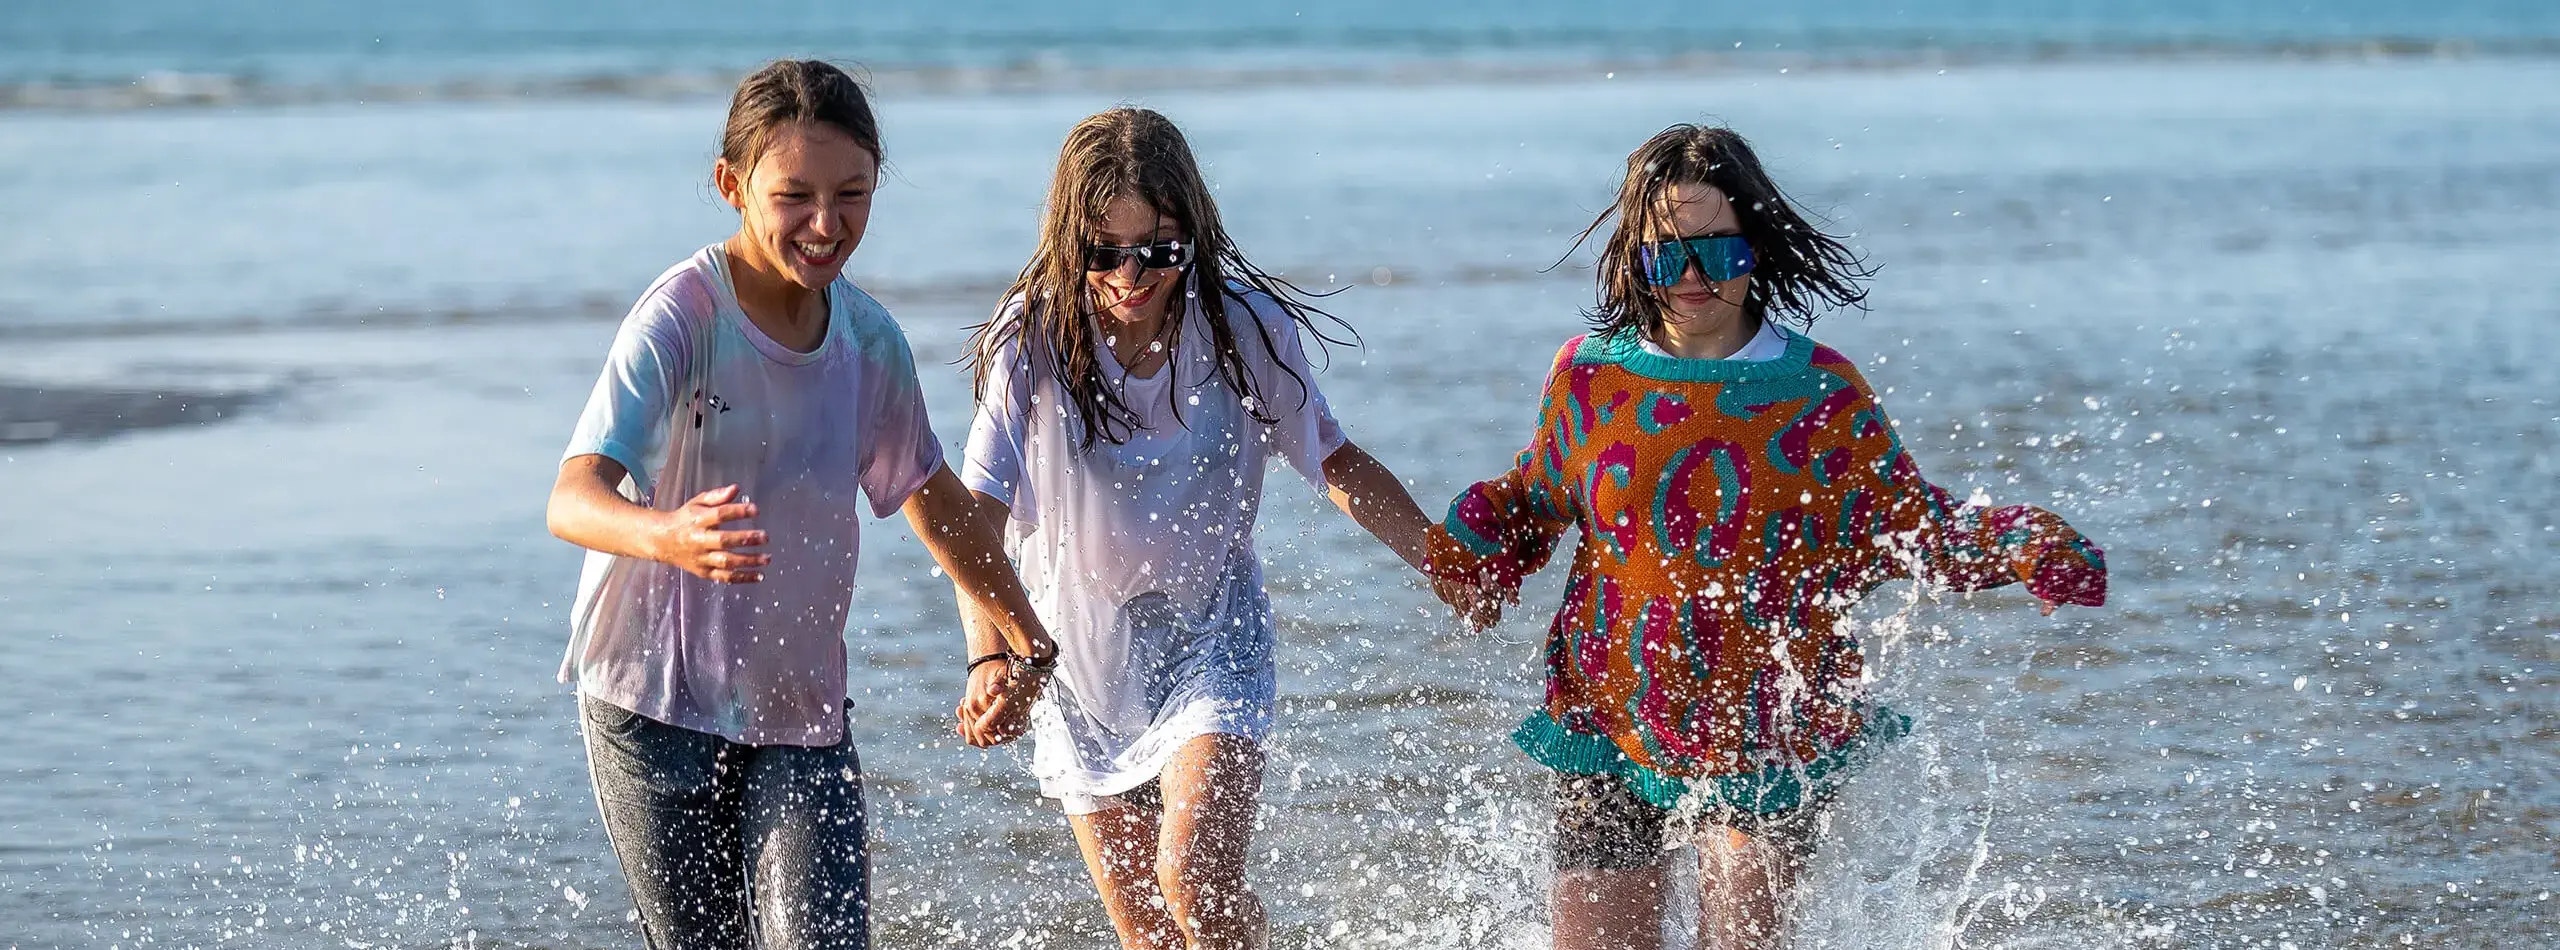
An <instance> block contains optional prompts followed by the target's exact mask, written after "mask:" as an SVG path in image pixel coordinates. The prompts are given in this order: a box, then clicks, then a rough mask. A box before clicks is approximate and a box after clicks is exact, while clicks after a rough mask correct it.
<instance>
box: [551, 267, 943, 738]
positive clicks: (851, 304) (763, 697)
mask: <svg viewBox="0 0 2560 950" xmlns="http://www.w3.org/2000/svg"><path fill="white" fill-rule="evenodd" d="M726 267H727V259H726V255H725V254H724V253H723V252H722V250H721V248H720V246H719V245H716V244H715V245H712V246H710V247H706V248H703V249H702V250H701V251H700V252H697V253H695V254H694V255H693V257H691V258H690V259H688V260H686V261H685V262H683V263H681V264H677V265H676V266H675V267H673V268H670V269H668V271H667V272H666V273H665V274H664V275H662V276H660V277H659V278H658V281H657V283H655V284H653V285H651V286H650V288H649V291H648V292H647V293H646V294H643V295H641V298H640V301H639V303H637V304H635V305H634V306H633V307H632V308H631V313H630V315H629V316H627V317H625V318H623V323H622V329H621V332H619V333H618V334H616V335H615V337H614V341H613V351H612V353H611V354H610V355H609V356H607V357H606V359H605V368H604V374H603V376H602V377H600V378H599V379H597V380H596V388H595V391H594V393H593V394H592V395H590V396H589V397H588V399H587V407H586V411H585V413H584V414H582V415H580V416H579V418H578V428H577V431H576V433H575V434H574V435H572V436H570V439H569V447H568V451H567V452H566V453H564V454H563V456H562V458H563V460H564V461H565V460H566V459H568V458H574V457H577V456H580V455H591V454H594V455H603V456H606V457H608V458H611V459H613V460H614V461H617V462H620V463H622V465H623V467H624V468H626V469H628V470H629V471H630V472H631V473H632V482H633V483H634V487H635V488H636V489H637V491H638V492H639V497H638V499H637V500H640V501H641V502H642V503H643V504H650V503H652V502H659V504H657V507H662V508H663V507H670V505H669V504H666V503H664V502H666V501H667V500H669V499H672V500H673V501H674V502H675V503H681V501H682V500H683V499H685V498H690V497H692V496H693V495H696V494H699V493H701V492H703V491H707V490H709V489H713V488H718V487H720V486H722V485H727V484H731V483H736V484H737V485H739V486H740V487H741V489H742V490H743V492H744V495H745V497H746V498H747V499H748V500H750V501H753V502H754V503H755V505H756V509H757V513H756V517H755V518H754V519H753V520H752V521H750V522H746V523H743V524H739V523H733V524H730V525H727V526H725V527H726V529H728V530H738V529H744V528H753V529H758V530H762V531H764V532H766V534H767V536H768V538H769V543H768V544H766V545H765V546H764V547H763V548H762V549H761V551H762V553H764V554H767V555H770V556H771V557H772V563H771V564H770V565H768V566H767V567H766V568H765V570H764V579H763V581H762V582H760V583H754V584H717V583H713V582H711V581H707V580H703V579H701V578H698V577H694V576H692V575H690V574H686V573H684V572H683V571H681V570H678V569H677V568H675V567H672V566H669V565H664V564H657V563H655V562H647V561H639V562H635V566H636V567H637V568H638V569H641V570H647V571H654V572H657V579H658V580H660V581H661V582H665V583H672V584H674V585H676V586H675V588H674V593H673V596H672V598H671V603H670V604H669V606H668V607H667V609H665V610H663V611H662V612H661V614H660V615H659V616H657V617H655V618H654V619H646V620H644V621H643V624H642V625H644V626H645V627H646V628H647V629H646V630H645V631H643V632H641V633H639V634H637V635H635V636H634V637H632V638H631V639H634V640H636V642H622V640H621V639H619V638H617V637H603V636H591V635H590V634H591V633H592V632H593V629H592V628H593V627H594V626H595V624H594V623H593V622H592V621H594V619H595V618H594V617H592V616H591V611H590V610H589V603H590V601H591V600H593V599H594V598H593V597H592V595H593V594H594V593H595V592H596V590H597V587H598V585H599V584H600V583H601V582H602V581H603V579H604V577H605V572H606V569H607V567H608V566H610V565H611V564H612V563H613V562H614V560H615V558H614V556H612V555H609V554H604V553H601V552H592V551H591V552H589V553H588V554H587V561H586V569H585V571H584V572H583V573H582V575H581V576H580V579H579V585H578V599H577V600H576V601H575V603H574V604H573V605H572V609H571V624H572V628H573V631H574V632H573V636H572V640H571V642H570V646H569V654H568V656H567V658H566V659H565V660H563V661H562V664H561V668H560V679H561V681H562V682H567V683H576V684H577V686H578V691H579V692H581V693H583V694H585V695H588V696H592V697H595V698H596V699H600V700H603V701H605V702H608V703H612V704H613V705H616V706H620V707H622V708H624V709H628V710H631V711H633V712H636V713H639V714H641V715H643V716H647V717H649V718H651V719H655V720H657V721H659V722H664V723H668V724H670V725H676V726H682V727H684V728H687V729H692V730H696V731H699V732H708V733H712V734H715V735H719V736H721V737H724V738H727V739H730V740H732V741H735V742H743V743H750V744H770V745H800V746H829V745H834V744H835V743H837V742H839V741H841V740H843V738H844V716H843V712H844V702H845V643H844V630H845V616H846V611H847V609H848V607H849V606H850V604H851V601H852V595H853V583H854V566H855V562H856V560H857V558H858V557H859V555H860V552H861V547H862V505H861V503H860V502H859V501H858V500H857V498H856V497H855V493H856V492H857V491H859V492H861V493H862V494H865V495H868V496H869V497H870V500H871V513H872V514H873V516H875V517H887V516H888V515H889V513H890V512H893V511H896V510H897V509H898V507H899V506H900V505H902V504H904V503H905V502H906V499H907V496H908V495H910V494H912V493H913V492H914V491H915V490H916V489H917V488H918V487H920V486H922V485H923V484H924V481H925V479H926V478H927V477H929V476H931V475H932V474H933V473H934V472H935V471H937V470H939V469H940V468H941V466H942V444H941V442H940V441H939V440H937V439H935V438H934V435H933V427H932V425H931V424H930V423H929V422H928V421H927V420H926V418H925V407H924V396H923V393H922V391H921V389H920V388H919V387H918V385H917V382H916V369H915V357H914V354H913V353H911V352H910V351H909V350H908V348H907V339H906V335H905V334H903V333H901V332H900V331H899V329H898V324H897V323H896V321H894V320H891V319H890V318H889V312H888V310H886V309H884V308H882V307H881V306H880V304H879V302H878V301H875V300H873V299H871V296H870V295H868V294H865V293H863V292H862V290H861V289H860V288H858V287H855V286H854V285H853V282H852V281H849V280H845V279H842V278H839V279H838V280H836V282H835V283H833V284H830V285H828V287H827V330H826V335H825V338H824V340H823V341H822V342H820V343H819V344H818V346H817V348H816V349H815V350H812V351H810V352H807V353H801V352H796V351H794V350H791V349H790V348H788V347H785V346H783V345H782V344H780V343H777V342H775V341H774V340H773V338H771V337H769V336H766V335H765V333H764V331H762V330H759V329H757V328H756V326H755V323H754V321H752V320H749V319H748V318H747V315H746V312H745V311H743V310H741V309H739V307H738V301H737V297H736V295H735V293H734V291H733V290H732V286H731V284H730V282H729V279H728V276H727V270H726ZM706 315H707V316H708V317H709V318H710V319H709V323H708V325H709V327H710V333H711V340H712V349H711V356H710V365H709V368H708V377H709V382H710V386H709V393H708V398H707V400H706V402H707V404H708V406H709V409H708V410H707V412H706V413H705V414H706V415H708V416H710V417H711V418H710V424H709V427H708V428H707V429H706V430H704V431H706V432H708V433H709V435H708V437H707V440H706V441H704V442H703V443H702V453H701V457H702V470H701V471H700V472H699V473H697V474H696V475H695V476H694V477H692V478H689V479H688V481H689V482H690V483H689V484H682V485H677V484H658V483H657V482H658V478H659V475H660V474H661V473H662V472H664V471H666V470H667V463H668V458H667V455H668V445H669V442H670V440H669V432H668V424H669V421H670V418H669V417H670V413H671V411H672V410H673V409H674V408H675V406H676V404H677V402H678V401H679V399H681V398H682V396H681V395H680V390H684V389H685V386H684V384H685V382H686V380H685V376H686V375H687V374H688V373H689V372H690V371H691V367H692V366H693V350H694V347H695V346H696V345H697V344H698V343H699V342H700V341H698V340H696V339H695V338H694V337H695V336H696V333H697V331H696V327H697V326H699V325H702V324H703V323H704V317H705V316H706Z"/></svg>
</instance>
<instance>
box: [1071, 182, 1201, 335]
mask: <svg viewBox="0 0 2560 950" xmlns="http://www.w3.org/2000/svg"><path fill="white" fill-rule="evenodd" d="M1190 239H1191V236H1190V235H1188V234H1185V233H1183V230H1182V225H1180V224H1177V223H1175V222H1174V220H1173V219H1172V218H1169V217H1166V216H1165V215H1164V214H1163V213H1161V212H1159V211H1157V210H1156V208H1155V206H1153V205H1150V204H1148V203H1147V202H1146V201H1145V200H1143V199H1140V198H1136V197H1131V196H1128V195H1122V196H1120V197H1117V198H1113V199H1111V203H1110V204H1107V205H1104V206H1103V208H1102V216H1101V218H1100V219H1098V220H1096V221H1094V222H1093V227H1092V228H1091V229H1090V230H1089V231H1087V232H1086V234H1085V246H1087V247H1105V246H1107V247H1133V246H1136V245H1141V244H1151V243H1154V242H1157V241H1187V240H1190ZM1183 271H1184V268H1179V267H1168V268H1163V269H1161V270H1142V269H1140V268H1139V266H1138V262H1137V261H1136V260H1135V259H1134V258H1132V259H1129V260H1123V261H1121V262H1120V267H1119V269H1117V270H1107V271H1094V270H1088V271H1085V272H1084V286H1085V291H1086V292H1087V293H1089V294H1091V295H1092V296H1093V309H1094V312H1096V313H1100V314H1102V315H1104V316H1105V317H1107V318H1109V319H1111V320H1114V321H1117V322H1120V323H1129V324H1138V325H1141V326H1152V325H1154V324H1155V322H1156V321H1158V320H1160V319H1162V318H1163V317H1164V314H1165V307H1166V306H1167V305H1168V304H1169V302H1170V301H1171V300H1172V299H1173V298H1174V297H1176V296H1178V295H1180V293H1181V290H1182V275H1183Z"/></svg>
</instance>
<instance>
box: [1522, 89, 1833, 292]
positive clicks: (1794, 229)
mask: <svg viewBox="0 0 2560 950" xmlns="http://www.w3.org/2000/svg"><path fill="white" fill-rule="evenodd" d="M1683 184H1686V185H1695V184H1705V185H1713V186H1715V188H1716V190H1718V191H1722V192H1724V194H1725V197H1727V198H1729V199H1731V200H1732V202H1733V213H1734V215H1735V217H1737V218H1738V219H1740V220H1741V222H1742V237H1743V239H1744V240H1746V241H1749V242H1750V244H1751V253H1752V256H1753V257H1755V258H1757V259H1758V261H1759V262H1758V263H1757V264H1756V265H1754V266H1753V267H1752V269H1751V290H1750V292H1749V293H1748V294H1746V295H1745V296H1744V299H1743V308H1744V311H1745V312H1747V313H1749V314H1750V315H1751V316H1752V317H1754V318H1757V319H1762V320H1768V319H1777V320H1781V321H1784V322H1788V323H1793V324H1795V325H1796V326H1799V327H1809V326H1812V325H1813V321H1814V318H1815V317H1817V316H1819V315H1820V314H1819V313H1818V312H1817V311H1818V309H1836V308H1841V307H1859V308H1864V307H1865V301H1866V299H1867V292H1866V289H1865V288H1863V287H1861V286H1859V284H1860V282H1862V281H1864V280H1866V279H1867V278H1869V277H1871V276H1874V274H1875V270H1874V269H1873V268H1871V267H1868V266H1867V265H1866V263H1865V262H1864V261H1863V260H1861V259H1859V257H1858V255H1857V254H1855V253H1852V252H1851V251H1850V250H1849V248H1848V247H1847V246H1845V245H1843V244H1841V243H1840V239H1838V238H1835V237H1832V236H1831V235H1829V234H1825V233H1823V232H1822V231H1821V230H1819V229H1817V228H1815V227H1814V226H1813V225H1812V224H1810V223H1808V222H1806V221H1805V219H1804V216H1803V215H1799V214H1797V213H1796V209H1795V205H1793V204H1792V203H1790V202H1788V200H1787V195H1786V193H1785V192H1783V191H1780V190H1779V189H1778V184H1777V183H1776V182H1774V181H1771V180H1769V173H1768V172H1767V171H1766V170H1763V169H1762V168H1761V167H1760V157H1759V156H1758V155H1754V154H1752V152H1751V143H1749V142H1745V141H1743V140H1742V136H1741V135H1740V134H1739V133H1736V132H1735V131H1733V130H1732V129H1728V128H1721V127H1716V126H1699V125H1689V124H1685V123H1684V124H1681V125H1675V126H1672V127H1670V128H1667V129H1664V130H1662V131H1661V132H1660V133H1659V134H1656V135H1655V136H1654V137H1653V138H1650V139H1647V140H1645V143H1644V145H1643V146H1642V147H1639V148H1637V149H1636V150H1635V152H1634V153H1632V154H1630V155H1628V156H1627V178H1626V181H1625V182H1624V183H1622V184H1620V185H1619V186H1618V200H1617V201H1616V202H1615V203H1614V204H1612V205H1611V206H1610V208H1609V210H1607V211H1603V212H1601V213H1600V216H1599V217H1597V218H1594V219H1592V221H1591V226H1590V227H1587V228H1584V229H1582V233H1581V234H1580V235H1578V236H1576V237H1575V238H1574V240H1573V246H1574V248H1575V249H1576V250H1579V249H1580V248H1581V247H1582V245H1583V243H1584V242H1586V241H1588V240H1590V239H1591V236H1592V235H1593V234H1596V233H1599V231H1600V227H1601V226H1602V225H1605V224H1608V223H1609V220H1610V219H1611V218H1616V219H1617V222H1618V227H1617V230H1615V231H1611V232H1610V233H1609V239H1608V241H1607V243H1605V244H1602V245H1601V247H1600V263H1599V274H1598V276H1599V284H1600V287H1599V290H1600V301H1599V305H1598V306H1595V307H1593V308H1592V309H1590V310H1589V311H1586V312H1584V314H1583V316H1584V317H1585V318H1586V319H1588V320H1589V321H1590V322H1591V332H1593V333H1595V334H1601V335H1607V334H1613V333H1618V332H1621V331H1625V330H1630V329H1633V330H1640V331H1644V332H1651V331H1653V330H1655V329H1656V328H1658V327H1660V326H1661V325H1662V301H1661V300H1660V299H1659V298H1657V297H1655V296H1654V294H1653V288H1652V287H1650V286H1648V285H1646V284H1645V282H1644V278H1643V277H1642V275H1640V274H1638V273H1637V260H1636V258H1637V254H1636V249H1637V247H1638V246H1640V245H1642V244H1643V243H1644V242H1645V239H1646V236H1647V235H1648V234H1652V235H1657V236H1659V237H1669V236H1673V235H1671V234H1670V230H1671V228H1670V226H1669V221H1668V218H1669V214H1668V213H1667V209H1666V207H1665V206H1666V205H1667V203H1668V202H1667V201H1666V200H1665V199H1666V198H1667V193H1668V192H1669V191H1670V189H1671V186H1672V185H1683ZM1657 239H1658V238H1657ZM1567 253H1568V255H1569V254H1570V253H1571V252H1567Z"/></svg>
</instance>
